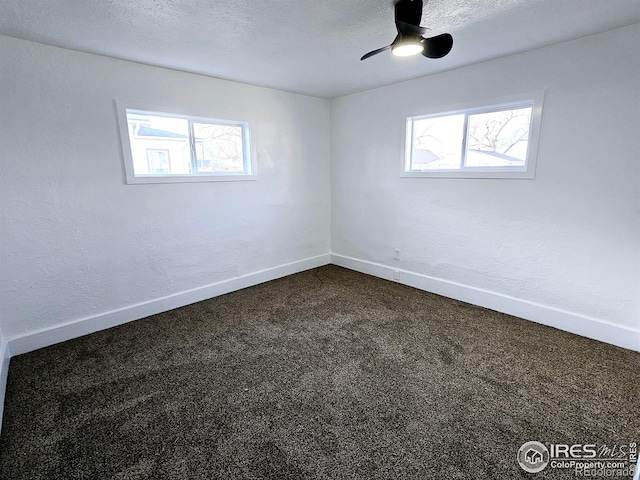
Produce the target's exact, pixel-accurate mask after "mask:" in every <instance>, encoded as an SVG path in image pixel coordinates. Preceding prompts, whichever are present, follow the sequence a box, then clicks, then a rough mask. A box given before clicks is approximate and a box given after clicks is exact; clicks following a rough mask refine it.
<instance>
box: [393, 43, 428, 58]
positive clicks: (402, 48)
mask: <svg viewBox="0 0 640 480" xmlns="http://www.w3.org/2000/svg"><path fill="white" fill-rule="evenodd" d="M423 51H424V45H423V44H422V43H420V40H417V39H411V40H403V41H402V42H398V43H396V44H395V45H393V46H392V47H391V53H393V54H394V55H395V56H396V57H410V56H411V55H417V54H418V53H422V52H423Z"/></svg>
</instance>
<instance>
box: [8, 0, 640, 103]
mask: <svg viewBox="0 0 640 480" xmlns="http://www.w3.org/2000/svg"><path fill="white" fill-rule="evenodd" d="M0 12H2V14H1V15H0V34H3V35H8V36H12V37H17V38H22V39H26V40H32V41H36V42H41V43H45V44H50V45H55V46H60V47H66V48H70V49H74V50H80V51H85V52H91V53H97V54H102V55H108V56H112V57H117V58H123V59H127V60H134V61H138V62H142V63H147V64H151V65H159V66H163V67H170V68H175V69H178V70H185V71H188V72H195V73H201V74H206V75H211V76H215V77H221V78H227V79H231V80H236V81H241V82H246V83H251V84H256V85H263V86H268V87H274V88H279V89H283V90H288V91H292V92H299V93H304V94H309V95H314V96H319V97H327V98H331V97H336V96H340V95H345V94H349V93H353V92H357V91H361V90H366V89H369V88H374V87H378V86H381V85H386V84H389V83H394V82H397V81H401V80H406V79H409V78H414V77H419V76H423V75H428V74H430V73H435V72H438V71H442V70H447V69H451V68H455V67H459V66H462V65H467V64H470V63H475V62H478V61H482V60H486V59H489V58H494V57H498V56H502V55H506V54H510V53H515V52H520V51H523V50H528V49H532V48H536V47H541V46H544V45H549V44H552V43H556V42H560V41H564V40H570V39H574V38H578V37H581V36H585V35H589V34H592V33H598V32H603V31H606V30H611V29H614V28H618V27H622V26H626V25H630V24H633V23H638V22H640V0H430V1H429V2H428V3H425V8H424V13H423V19H422V24H423V25H425V26H428V27H431V28H432V31H431V34H433V35H437V34H439V33H443V32H449V33H451V34H452V35H453V37H454V47H453V50H452V52H451V53H450V54H449V55H448V56H447V57H445V58H443V59H439V60H429V59H425V58H424V57H422V56H418V57H411V58H396V57H393V56H392V55H391V54H390V53H389V52H385V53H383V54H380V55H377V56H375V57H372V58H370V59H368V60H366V61H363V62H361V61H360V57H361V56H362V55H363V54H364V53H366V52H368V51H370V50H373V49H375V48H378V47H382V46H385V45H388V44H389V43H391V41H392V40H393V38H394V36H395V27H394V24H393V4H392V1H391V0H346V1H345V0H322V1H318V0H262V1H255V0H251V1H250V0H229V1H226V2H222V1H213V0H135V1H131V0H83V1H70V0H0ZM637 47H638V46H637V45H635V46H633V47H631V46H630V48H637Z"/></svg>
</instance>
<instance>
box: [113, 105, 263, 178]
mask: <svg viewBox="0 0 640 480" xmlns="http://www.w3.org/2000/svg"><path fill="white" fill-rule="evenodd" d="M120 114H121V116H120V117H119V119H120V123H121V136H122V142H123V153H124V157H125V171H126V174H127V183H170V182H202V181H219V180H251V179H253V178H255V176H254V172H253V171H254V166H253V163H252V161H251V152H250V141H249V126H248V123H247V122H240V121H233V120H221V119H211V118H203V117H195V116H189V115H183V114H174V113H166V112H160V111H156V110H146V109H140V108H128V107H122V108H121V112H120ZM123 127H124V128H123Z"/></svg>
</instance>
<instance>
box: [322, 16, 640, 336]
mask: <svg viewBox="0 0 640 480" xmlns="http://www.w3.org/2000/svg"><path fill="white" fill-rule="evenodd" d="M639 44H640V25H635V26H631V27H627V28H624V29H620V30H615V31H611V32H608V33H604V34H600V35H596V36H590V37H585V38H583V39H579V40H576V41H572V42H568V43H562V44H557V45H553V46H550V47H547V48H543V49H539V50H535V51H530V52H526V53H522V54H518V55H514V56H509V57H504V58H500V59H496V60H492V61H487V62H483V63H479V64H475V65H471V66H468V67H464V68H460V69H457V70H453V71H449V72H445V73H441V74H437V75H433V76H430V77H424V78H419V79H416V80H412V81H408V82H403V83H400V84H396V85H391V86H387V87H382V88H378V89H375V90H370V91H367V92H363V93H359V94H355V95H350V96H346V97H342V98H338V99H335V100H333V101H332V117H331V126H332V137H331V138H332V171H331V189H332V232H331V245H332V252H333V253H335V254H338V255H341V256H348V257H353V258H355V259H360V260H365V261H367V262H373V263H376V264H382V265H386V266H391V267H393V268H399V269H404V270H408V271H410V272H416V273H419V274H422V275H426V276H429V277H435V278H437V279H442V280H445V281H448V282H457V283H459V284H462V285H463V286H470V287H473V288H475V289H483V290H486V291H489V292H494V293H498V294H501V295H507V296H509V297H515V298H516V299H521V300H524V301H526V302H533V303H537V304H541V305H543V306H547V307H550V308H551V309H555V310H556V311H557V310H563V311H568V312H571V313H574V314H576V318H579V317H581V316H584V317H590V318H592V319H595V320H598V321H602V322H609V323H611V324H615V325H618V326H622V327H627V328H628V329H631V330H627V331H630V332H633V331H634V330H635V331H636V332H638V329H639V328H640V296H639V295H638V291H639V286H640V215H639V214H640V199H639V192H640V161H639V159H640V157H639V155H638V152H639V151H640V148H639V146H638V132H639V131H640V130H639V125H640V109H639V108H638V107H639V106H640V88H639V87H638V85H639V84H640V60H639V57H638V52H637V48H634V47H635V46H637V45H639ZM542 89H546V97H545V106H544V113H543V120H542V134H541V141H540V148H539V156H538V167H537V176H536V178H535V180H481V179H427V178H400V175H399V169H400V164H401V153H402V149H403V145H402V142H403V139H404V130H403V129H404V117H403V112H406V111H413V112H414V113H416V112H419V111H420V108H424V109H425V110H426V109H431V108H432V107H434V106H441V107H443V108H446V107H449V106H451V105H456V104H460V103H465V102H470V101H476V100H479V99H491V98H494V97H499V96H502V95H509V94H517V93H521V92H530V91H536V90H542ZM394 248H399V249H400V250H401V260H400V261H399V262H397V261H395V260H394V259H393V255H394ZM347 263H348V262H347ZM542 320H544V319H542ZM578 330H580V328H578ZM623 334H624V332H623ZM630 344H631V345H636V347H635V348H640V341H638V338H636V339H635V340H634V341H632V342H631V343H630Z"/></svg>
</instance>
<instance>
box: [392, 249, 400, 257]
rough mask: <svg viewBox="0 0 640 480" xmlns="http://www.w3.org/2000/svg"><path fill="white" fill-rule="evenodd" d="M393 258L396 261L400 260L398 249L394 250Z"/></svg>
mask: <svg viewBox="0 0 640 480" xmlns="http://www.w3.org/2000/svg"><path fill="white" fill-rule="evenodd" d="M393 258H395V259H396V260H400V249H399V248H396V250H395V254H394V255H393Z"/></svg>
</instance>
